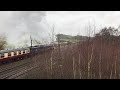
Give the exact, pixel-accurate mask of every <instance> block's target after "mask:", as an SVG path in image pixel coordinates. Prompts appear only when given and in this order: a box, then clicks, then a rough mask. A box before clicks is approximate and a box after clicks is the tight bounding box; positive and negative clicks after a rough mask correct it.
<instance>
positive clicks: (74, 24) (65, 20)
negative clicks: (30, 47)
mask: <svg viewBox="0 0 120 90" xmlns="http://www.w3.org/2000/svg"><path fill="white" fill-rule="evenodd" d="M119 19H120V11H42V12H41V11H20V12H19V11H0V33H3V32H4V33H5V34H6V36H7V37H8V41H9V43H11V44H15V45H18V44H20V43H22V42H23V41H24V40H25V39H29V35H30V34H32V36H33V37H34V38H38V37H39V38H41V40H46V37H47V38H48V37H49V36H48V33H49V32H50V29H49V27H50V26H52V25H53V24H54V26H55V33H64V34H71V35H76V34H81V35H86V32H87V31H86V27H87V26H88V24H89V23H90V25H96V32H98V31H99V29H100V28H102V27H104V26H113V27H116V28H117V27H118V26H119V25H120V20H119Z"/></svg>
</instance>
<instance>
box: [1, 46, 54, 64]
mask: <svg viewBox="0 0 120 90" xmlns="http://www.w3.org/2000/svg"><path fill="white" fill-rule="evenodd" d="M53 49H54V48H53V45H36V46H32V47H27V48H20V49H13V50H1V51H0V64H4V63H7V62H11V61H17V60H22V59H25V58H29V57H33V56H35V55H37V54H40V53H43V52H44V51H46V50H53Z"/></svg>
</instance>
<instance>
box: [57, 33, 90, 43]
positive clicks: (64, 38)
mask: <svg viewBox="0 0 120 90" xmlns="http://www.w3.org/2000/svg"><path fill="white" fill-rule="evenodd" d="M87 38H88V37H87V36H80V35H76V36H72V35H65V34H57V35H56V41H58V40H59V41H60V42H67V41H70V42H75V41H85V40H87Z"/></svg>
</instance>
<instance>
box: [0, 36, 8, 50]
mask: <svg viewBox="0 0 120 90" xmlns="http://www.w3.org/2000/svg"><path fill="white" fill-rule="evenodd" d="M6 45H7V38H6V36H5V34H1V35H0V50H3V49H5V47H6Z"/></svg>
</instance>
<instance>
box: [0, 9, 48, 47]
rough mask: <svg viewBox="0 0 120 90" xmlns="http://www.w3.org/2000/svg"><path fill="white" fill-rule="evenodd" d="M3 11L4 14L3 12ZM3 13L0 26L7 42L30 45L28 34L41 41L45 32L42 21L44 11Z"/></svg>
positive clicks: (45, 35) (16, 44) (45, 34)
mask: <svg viewBox="0 0 120 90" xmlns="http://www.w3.org/2000/svg"><path fill="white" fill-rule="evenodd" d="M3 13H4V14H3ZM1 15H5V16H4V18H3V23H2V24H1V26H0V28H1V29H2V30H1V32H5V33H6V35H7V37H8V43H9V44H12V45H15V46H16V47H21V46H23V45H24V44H25V43H26V44H27V45H30V35H31V36H32V38H33V39H37V40H39V41H41V42H42V43H43V40H45V38H46V37H48V34H47V29H48V28H47V25H46V24H45V23H44V22H46V21H45V17H46V11H12V12H2V14H1Z"/></svg>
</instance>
